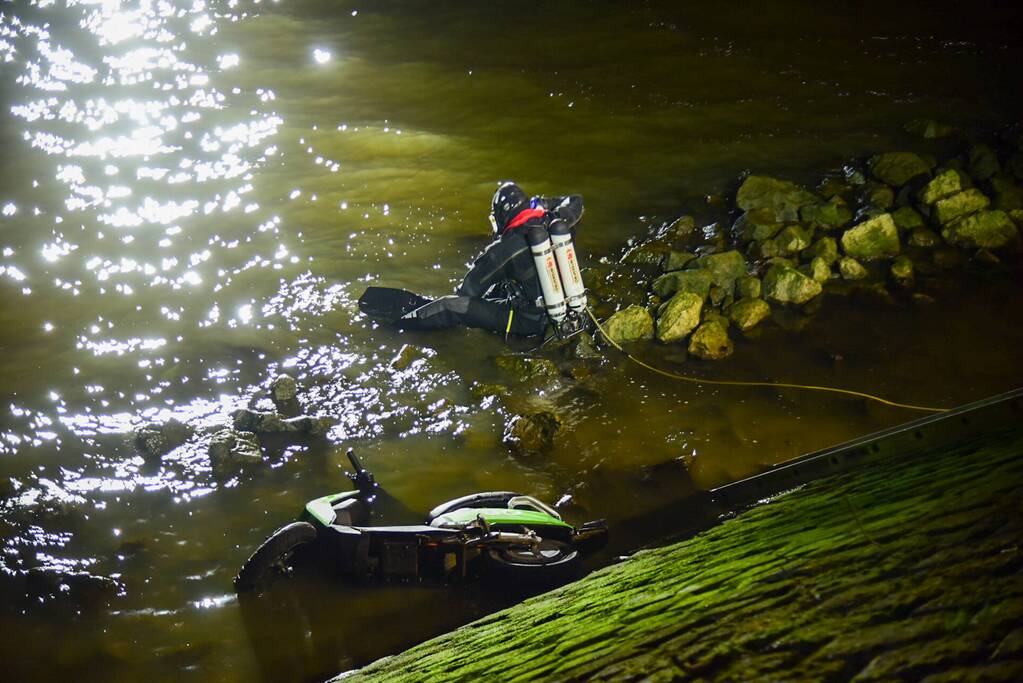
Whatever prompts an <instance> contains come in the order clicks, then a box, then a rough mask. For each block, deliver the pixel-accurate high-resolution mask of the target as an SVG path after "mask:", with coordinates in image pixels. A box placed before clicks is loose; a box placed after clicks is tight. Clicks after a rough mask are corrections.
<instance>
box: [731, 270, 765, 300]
mask: <svg viewBox="0 0 1023 683" xmlns="http://www.w3.org/2000/svg"><path fill="white" fill-rule="evenodd" d="M735 296H736V297H738V298H740V299H756V298H757V297H759V296H760V278H757V277H755V276H753V275H747V276H745V277H741V278H739V279H738V280H736V281H735Z"/></svg>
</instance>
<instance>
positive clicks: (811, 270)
mask: <svg viewBox="0 0 1023 683" xmlns="http://www.w3.org/2000/svg"><path fill="white" fill-rule="evenodd" d="M800 272H803V273H805V274H806V275H809V276H810V277H811V278H813V280H814V282H819V283H821V284H824V283H825V282H827V281H828V280H830V279H831V268H830V267H829V266H828V262H827V261H825V260H824V259H823V258H821V257H820V256H814V257H813V260H811V261H810V263H808V264H806V265H805V266H803V267H802V268H800Z"/></svg>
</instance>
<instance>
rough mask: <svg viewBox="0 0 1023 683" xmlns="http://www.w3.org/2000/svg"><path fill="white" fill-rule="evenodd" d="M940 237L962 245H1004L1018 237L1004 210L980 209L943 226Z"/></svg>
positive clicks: (993, 246)
mask: <svg viewBox="0 0 1023 683" xmlns="http://www.w3.org/2000/svg"><path fill="white" fill-rule="evenodd" d="M941 235H942V237H944V238H945V241H946V242H948V243H950V244H957V245H960V246H964V247H988V248H991V249H994V248H997V247H1004V246H1006V245H1008V244H1010V243H1012V242H1013V241H1015V240H1016V239H1017V238H1018V237H1019V232H1018V231H1017V230H1016V226H1015V224H1013V222H1012V219H1011V218H1009V215H1008V214H1007V213H1005V212H1004V211H981V212H979V213H975V214H973V215H972V216H967V217H966V218H963V219H962V220H960V221H956V222H955V223H952V224H950V225H947V226H945V227H944V228H943V229H942V231H941Z"/></svg>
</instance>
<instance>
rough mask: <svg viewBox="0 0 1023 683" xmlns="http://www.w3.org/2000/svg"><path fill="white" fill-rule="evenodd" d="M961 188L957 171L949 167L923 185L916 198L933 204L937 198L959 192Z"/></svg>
mask: <svg viewBox="0 0 1023 683" xmlns="http://www.w3.org/2000/svg"><path fill="white" fill-rule="evenodd" d="M962 189H963V184H962V182H961V181H960V179H959V172H958V171H956V170H955V169H952V168H950V169H947V170H944V171H942V172H941V173H939V174H938V175H936V176H934V178H932V179H931V181H930V182H929V183H927V184H926V185H924V186H923V188H922V189H921V190H920V192H919V193H918V194H917V198H918V199H919V200H920V201H921V202H923V203H924V204H933V203H934V202H936V201H938V200H939V199H944V198H945V197H951V196H952V195H954V194H955V193H957V192H961V191H962Z"/></svg>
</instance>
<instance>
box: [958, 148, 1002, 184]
mask: <svg viewBox="0 0 1023 683" xmlns="http://www.w3.org/2000/svg"><path fill="white" fill-rule="evenodd" d="M967 158H968V161H967V162H966V168H967V169H968V170H969V172H970V175H971V176H973V177H974V178H976V179H977V180H987V179H988V178H990V177H991V176H993V175H994V174H996V173H998V172H999V171H1001V170H1002V165H1001V164H1000V163H998V155H997V154H995V150H993V149H991V147H990V146H989V145H984V144H979V145H974V146H973V147H970V150H969V152H967Z"/></svg>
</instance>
